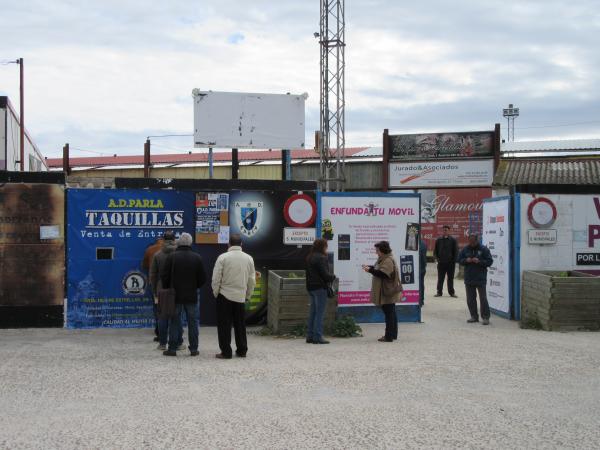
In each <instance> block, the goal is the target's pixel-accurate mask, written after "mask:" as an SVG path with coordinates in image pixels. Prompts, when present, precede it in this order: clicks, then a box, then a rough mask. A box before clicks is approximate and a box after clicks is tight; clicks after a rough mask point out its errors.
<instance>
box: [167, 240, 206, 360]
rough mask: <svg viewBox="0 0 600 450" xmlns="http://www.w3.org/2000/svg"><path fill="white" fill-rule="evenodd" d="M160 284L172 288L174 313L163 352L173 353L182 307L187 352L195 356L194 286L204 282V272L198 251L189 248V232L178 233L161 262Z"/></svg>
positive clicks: (175, 347)
mask: <svg viewBox="0 0 600 450" xmlns="http://www.w3.org/2000/svg"><path fill="white" fill-rule="evenodd" d="M161 280H162V283H163V287H164V288H165V289H168V288H170V287H172V288H173V289H175V304H176V306H177V308H176V311H175V316H173V317H172V318H171V320H170V321H169V348H168V350H166V351H164V352H163V355H165V356H177V346H178V344H179V328H180V327H181V313H182V311H185V316H186V319H187V323H188V341H189V349H190V354H191V356H198V354H199V353H198V289H200V288H201V287H202V286H203V285H204V283H205V282H206V272H205V270H204V264H203V263H202V258H201V257H200V255H198V254H197V253H195V252H194V251H192V236H191V235H190V234H189V233H182V234H181V237H180V238H179V239H178V240H177V250H175V251H174V252H173V253H171V254H170V255H169V256H168V257H167V260H166V262H165V270H164V272H163V273H162V274H161Z"/></svg>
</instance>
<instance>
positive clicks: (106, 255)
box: [96, 247, 115, 261]
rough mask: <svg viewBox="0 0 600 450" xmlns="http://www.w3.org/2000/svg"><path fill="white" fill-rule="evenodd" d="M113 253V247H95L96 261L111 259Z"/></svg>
mask: <svg viewBox="0 0 600 450" xmlns="http://www.w3.org/2000/svg"><path fill="white" fill-rule="evenodd" d="M114 253H115V249H114V247H96V261H106V260H112V259H113V257H114Z"/></svg>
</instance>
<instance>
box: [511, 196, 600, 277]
mask: <svg viewBox="0 0 600 450" xmlns="http://www.w3.org/2000/svg"><path fill="white" fill-rule="evenodd" d="M536 197H545V198H548V199H550V200H551V201H552V202H553V203H554V204H555V206H556V209H557V219H556V221H555V222H554V224H553V225H552V226H550V227H549V229H552V230H556V232H557V242H556V244H552V245H535V244H529V242H528V231H529V230H533V229H535V228H534V227H533V225H532V224H531V223H530V222H529V219H528V217H527V211H528V208H529V204H530V203H531V202H532V201H533V200H534V199H535V198H536ZM594 198H597V199H598V201H600V193H599V194H598V195H568V194H564V195H535V196H534V195H533V194H521V208H520V209H521V210H520V213H521V272H523V271H524V270H586V271H587V270H594V271H596V270H598V271H600V265H593V266H592V265H577V263H576V258H577V256H576V255H577V253H600V239H598V240H596V241H595V242H594V243H593V245H592V246H591V247H590V246H589V243H588V235H589V232H590V225H592V226H593V225H600V216H599V215H600V211H597V210H596V206H595V204H594Z"/></svg>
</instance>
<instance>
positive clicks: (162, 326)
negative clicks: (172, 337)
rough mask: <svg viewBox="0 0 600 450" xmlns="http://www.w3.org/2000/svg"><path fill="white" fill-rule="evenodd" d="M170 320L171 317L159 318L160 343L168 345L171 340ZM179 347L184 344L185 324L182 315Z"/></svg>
mask: <svg viewBox="0 0 600 450" xmlns="http://www.w3.org/2000/svg"><path fill="white" fill-rule="evenodd" d="M169 322H170V319H158V343H159V344H160V345H167V341H168V340H169ZM177 342H178V344H177V346H178V347H179V346H180V345H181V344H183V325H182V320H181V317H180V318H179V338H178V340H177Z"/></svg>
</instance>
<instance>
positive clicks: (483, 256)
mask: <svg viewBox="0 0 600 450" xmlns="http://www.w3.org/2000/svg"><path fill="white" fill-rule="evenodd" d="M458 262H459V264H460V265H461V266H465V289H466V291H467V306H468V307H469V313H470V314H471V318H470V319H469V320H467V322H469V323H475V322H479V314H478V313H477V293H479V303H480V304H481V318H482V319H483V322H482V323H483V325H489V323H490V307H489V305H488V301H487V292H486V284H487V268H488V267H490V266H491V265H492V263H493V262H494V260H493V259H492V254H491V253H490V251H489V249H488V248H487V247H486V246H485V245H481V244H480V243H479V237H478V236H477V235H476V234H471V235H469V245H467V246H466V247H465V248H463V249H462V251H461V252H460V255H459V256H458Z"/></svg>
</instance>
